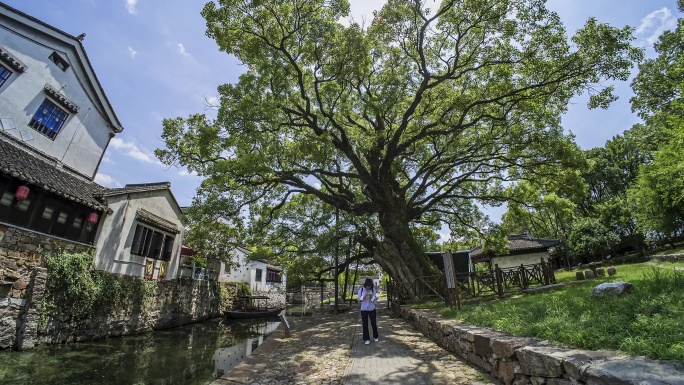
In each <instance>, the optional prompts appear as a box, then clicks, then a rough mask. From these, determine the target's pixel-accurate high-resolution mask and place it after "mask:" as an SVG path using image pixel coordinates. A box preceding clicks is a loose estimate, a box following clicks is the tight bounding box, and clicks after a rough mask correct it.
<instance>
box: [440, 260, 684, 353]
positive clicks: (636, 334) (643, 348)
mask: <svg viewBox="0 0 684 385" xmlns="http://www.w3.org/2000/svg"><path fill="white" fill-rule="evenodd" d="M605 280H606V281H611V280H621V281H628V282H631V283H632V284H634V286H635V289H634V291H633V292H632V293H630V294H627V295H622V296H617V297H605V298H592V297H590V296H589V290H590V288H591V287H592V285H591V284H592V283H593V284H598V283H599V282H601V281H600V280H593V281H588V282H587V284H585V285H582V286H567V287H565V288H564V289H563V290H559V291H554V292H549V293H542V294H535V295H525V296H522V297H517V298H507V299H504V300H497V301H491V302H483V303H480V304H466V305H465V306H464V308H463V310H462V311H460V312H455V311H449V310H445V311H444V313H445V315H447V316H449V317H451V318H455V319H458V320H460V321H463V322H466V323H468V324H472V325H476V326H482V327H490V328H494V329H497V330H503V331H506V332H509V333H513V334H515V335H519V336H528V337H539V338H543V339H548V340H551V341H555V342H559V343H562V344H566V345H571V346H573V347H577V348H582V349H592V350H598V349H617V350H621V351H624V352H626V353H629V354H632V355H645V356H647V357H649V358H654V359H665V360H677V361H684V349H682V346H684V318H682V314H684V272H681V271H676V270H669V271H668V270H665V269H654V268H651V267H649V266H647V265H643V264H639V265H623V266H620V267H618V275H617V276H615V277H612V278H605ZM441 308H443V305H442V306H441Z"/></svg>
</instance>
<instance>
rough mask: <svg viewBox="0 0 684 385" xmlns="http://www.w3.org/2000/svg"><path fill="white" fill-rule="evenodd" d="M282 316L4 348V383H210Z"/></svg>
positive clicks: (0, 369)
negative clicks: (15, 349)
mask: <svg viewBox="0 0 684 385" xmlns="http://www.w3.org/2000/svg"><path fill="white" fill-rule="evenodd" d="M278 324H279V322H278V321H272V320H268V321H265V320H254V321H240V322H236V321H225V320H214V321H207V322H204V323H201V324H194V325H186V326H182V327H178V328H174V329H170V330H161V331H155V332H152V333H147V334H142V335H138V336H129V337H122V338H111V339H107V340H101V341H95V342H85V343H79V344H69V345H60V346H49V347H39V348H37V349H35V350H32V351H29V352H23V353H17V352H0V384H3V385H5V384H7V385H10V384H40V385H43V384H45V385H47V384H60V385H61V384H105V385H108V384H112V385H113V384H116V385H125V384H135V385H143V384H150V385H172V384H188V385H200V384H202V385H203V384H209V383H211V382H212V381H213V380H214V379H215V378H217V377H220V376H221V375H222V374H223V373H224V372H226V371H228V370H230V369H231V368H232V367H233V366H235V365H236V364H237V363H239V362H240V361H241V360H243V359H244V358H245V357H247V356H248V355H250V354H251V353H252V351H254V349H256V347H257V346H259V345H260V344H261V343H262V342H263V341H264V338H265V336H268V335H269V334H271V333H273V331H274V330H275V329H276V328H277V327H278Z"/></svg>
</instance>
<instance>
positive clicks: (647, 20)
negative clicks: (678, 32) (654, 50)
mask: <svg viewBox="0 0 684 385" xmlns="http://www.w3.org/2000/svg"><path fill="white" fill-rule="evenodd" d="M676 26H677V18H675V17H673V16H672V11H670V10H669V9H668V8H665V7H663V8H660V9H657V10H655V11H653V12H651V13H649V14H648V15H646V16H645V17H644V18H643V19H641V24H639V26H638V27H637V28H636V31H635V34H636V36H637V37H638V38H639V40H641V41H643V43H644V44H643V45H646V46H649V47H650V46H652V45H653V44H654V43H655V42H657V41H658V37H660V35H662V34H663V32H665V31H667V30H670V29H674V28H675V27H676Z"/></svg>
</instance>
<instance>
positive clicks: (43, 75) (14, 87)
mask: <svg viewBox="0 0 684 385" xmlns="http://www.w3.org/2000/svg"><path fill="white" fill-rule="evenodd" d="M1 20H2V23H1V24H0V44H1V45H2V47H4V49H6V50H7V51H8V52H9V53H10V54H11V55H12V56H14V57H15V58H17V59H18V60H20V61H21V62H22V63H23V64H25V65H26V66H27V67H28V69H27V70H26V72H24V73H20V72H15V71H14V70H13V69H12V68H9V67H8V66H7V65H6V64H4V63H3V65H4V66H5V67H7V68H8V69H9V70H11V71H12V72H13V73H12V75H11V76H10V78H9V79H8V81H7V82H6V83H5V84H3V85H2V87H0V118H3V119H6V118H11V119H12V120H13V121H14V125H15V127H16V129H14V130H9V131H6V133H8V134H10V135H12V136H14V137H16V138H18V139H20V140H21V131H24V130H27V131H28V132H30V133H31V134H33V140H31V141H28V142H26V143H27V144H29V145H30V146H32V147H34V148H36V149H38V150H40V151H42V152H44V153H46V154H47V155H50V156H52V157H55V158H57V159H58V160H61V161H62V162H63V163H64V164H66V165H67V166H69V167H71V168H73V169H75V170H77V171H79V172H80V173H82V174H84V175H86V176H89V177H91V178H92V177H94V175H95V174H96V172H97V168H98V166H99V163H100V160H101V158H102V156H103V153H104V151H105V149H106V147H107V144H108V143H109V140H110V133H113V132H114V130H113V129H112V128H109V127H108V121H107V119H106V117H105V116H106V115H105V113H104V112H103V111H102V107H98V105H99V103H98V97H97V95H96V94H95V91H94V90H93V88H92V87H91V86H90V85H89V84H90V80H89V77H88V76H87V74H86V73H85V72H84V71H83V68H82V66H81V65H80V64H79V61H78V60H79V59H78V57H77V56H78V55H77V53H76V51H75V50H74V48H73V47H72V46H69V45H68V44H65V43H64V42H61V41H59V40H57V39H54V38H50V37H49V36H43V35H42V34H37V33H35V32H34V31H27V30H26V29H25V28H24V27H23V26H21V25H20V24H18V23H16V22H14V23H13V22H12V21H11V20H9V19H1ZM55 51H57V52H59V53H61V55H62V57H63V58H65V59H66V60H67V61H68V62H69V63H70V67H69V68H67V70H66V71H62V70H61V69H60V68H58V67H57V66H56V65H55V64H54V63H53V62H52V61H51V60H50V59H49V56H50V55H51V54H52V53H53V52H55ZM46 83H47V84H49V85H51V86H52V87H53V88H54V89H56V90H60V91H59V92H60V93H61V94H62V95H64V96H66V97H67V98H68V99H69V100H70V101H71V102H73V103H74V104H76V105H77V106H78V107H79V111H78V113H73V112H71V111H68V110H67V109H66V108H64V107H62V106H61V105H60V104H59V103H55V104H56V105H57V106H59V107H60V108H61V109H63V110H64V111H65V112H67V113H68V114H69V117H68V119H67V121H66V123H65V124H64V125H63V126H62V128H61V130H60V132H59V134H58V135H57V137H56V138H55V140H54V141H53V140H51V139H49V138H47V137H46V136H43V135H42V134H41V133H39V132H37V131H35V130H33V129H32V128H31V127H29V126H28V124H29V122H30V120H31V118H32V117H33V115H34V114H35V113H36V111H37V110H38V107H39V106H40V104H41V103H42V102H43V100H45V99H46V98H48V99H50V97H48V96H47V94H46V93H45V92H44V91H43V88H44V87H45V84H46ZM53 102H54V100H53Z"/></svg>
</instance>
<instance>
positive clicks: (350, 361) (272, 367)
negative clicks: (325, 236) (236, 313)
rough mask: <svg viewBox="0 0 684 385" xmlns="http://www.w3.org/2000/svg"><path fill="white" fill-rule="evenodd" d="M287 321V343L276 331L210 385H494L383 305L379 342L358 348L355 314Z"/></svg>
mask: <svg viewBox="0 0 684 385" xmlns="http://www.w3.org/2000/svg"><path fill="white" fill-rule="evenodd" d="M288 319H289V320H290V323H291V325H292V327H293V329H292V333H291V336H290V338H286V337H284V335H283V334H282V331H281V330H279V331H277V332H276V333H275V334H274V335H272V336H270V337H268V339H267V340H266V342H265V343H263V344H261V345H260V346H259V347H258V348H257V349H256V350H255V351H254V353H253V354H252V356H250V357H248V358H247V359H246V360H245V361H243V362H241V363H240V364H238V365H237V366H236V367H235V368H233V370H231V371H230V372H228V373H226V374H225V375H224V376H223V377H222V378H220V379H217V380H216V381H215V382H214V383H213V384H212V385H235V384H246V385H280V384H293V385H304V384H306V385H312V384H327V385H341V384H348V385H361V384H363V385H374V384H398V385H413V384H416V385H424V384H434V385H447V384H449V385H451V384H456V385H460V384H470V385H484V384H499V383H498V382H497V381H496V380H495V379H492V377H490V376H489V375H488V374H486V373H484V372H481V371H479V370H478V369H476V368H474V367H473V366H471V365H469V364H468V363H466V362H464V361H463V360H461V359H460V358H458V357H456V356H455V355H453V354H452V353H449V352H447V351H446V350H444V349H443V348H441V347H440V346H438V345H437V344H435V343H434V342H432V341H430V340H429V339H428V338H427V337H425V336H423V335H422V334H421V333H420V332H419V331H417V330H415V329H414V328H413V327H412V326H411V325H410V324H408V323H407V322H405V321H404V320H402V319H401V318H391V317H390V313H389V310H387V309H386V305H385V303H384V302H381V303H380V305H379V307H378V329H379V330H378V331H379V333H380V341H378V342H374V341H371V343H370V345H364V343H363V340H362V336H361V314H360V312H359V311H358V310H357V309H354V310H350V311H349V312H346V313H341V314H332V313H330V312H328V311H317V312H315V313H314V316H312V317H292V318H290V317H288ZM269 341H270V342H269Z"/></svg>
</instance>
